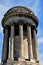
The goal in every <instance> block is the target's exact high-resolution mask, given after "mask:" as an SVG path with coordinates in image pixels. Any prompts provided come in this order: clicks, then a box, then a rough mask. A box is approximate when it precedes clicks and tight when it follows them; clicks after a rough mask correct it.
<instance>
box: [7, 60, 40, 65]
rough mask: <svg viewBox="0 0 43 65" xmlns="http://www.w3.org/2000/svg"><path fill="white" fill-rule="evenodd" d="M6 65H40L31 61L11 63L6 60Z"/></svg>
mask: <svg viewBox="0 0 43 65" xmlns="http://www.w3.org/2000/svg"><path fill="white" fill-rule="evenodd" d="M6 65H40V64H39V63H36V62H32V61H12V60H8V61H7V63H6Z"/></svg>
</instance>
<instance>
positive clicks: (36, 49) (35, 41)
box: [33, 29, 39, 61]
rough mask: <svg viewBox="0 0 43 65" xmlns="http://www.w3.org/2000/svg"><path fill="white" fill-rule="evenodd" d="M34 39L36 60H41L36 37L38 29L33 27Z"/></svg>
mask: <svg viewBox="0 0 43 65" xmlns="http://www.w3.org/2000/svg"><path fill="white" fill-rule="evenodd" d="M33 40H34V48H35V50H34V51H35V59H36V61H39V59H38V47H37V38H36V30H35V29H33Z"/></svg>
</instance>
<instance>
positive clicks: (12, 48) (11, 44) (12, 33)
mask: <svg viewBox="0 0 43 65" xmlns="http://www.w3.org/2000/svg"><path fill="white" fill-rule="evenodd" d="M10 58H11V59H12V60H14V26H11V37H10Z"/></svg>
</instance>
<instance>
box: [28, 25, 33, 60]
mask: <svg viewBox="0 0 43 65" xmlns="http://www.w3.org/2000/svg"><path fill="white" fill-rule="evenodd" d="M27 38H28V49H29V50H28V52H29V59H30V60H31V59H33V51H32V38H31V27H30V26H27Z"/></svg>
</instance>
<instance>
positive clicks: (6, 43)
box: [2, 27, 9, 62]
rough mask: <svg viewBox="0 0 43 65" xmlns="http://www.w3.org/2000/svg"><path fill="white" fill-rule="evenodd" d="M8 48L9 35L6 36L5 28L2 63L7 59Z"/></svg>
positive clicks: (6, 29) (6, 30)
mask: <svg viewBox="0 0 43 65" xmlns="http://www.w3.org/2000/svg"><path fill="white" fill-rule="evenodd" d="M8 47H9V35H8V28H7V27H6V28H5V32H4V41H3V52H2V62H6V61H7V59H8Z"/></svg>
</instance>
